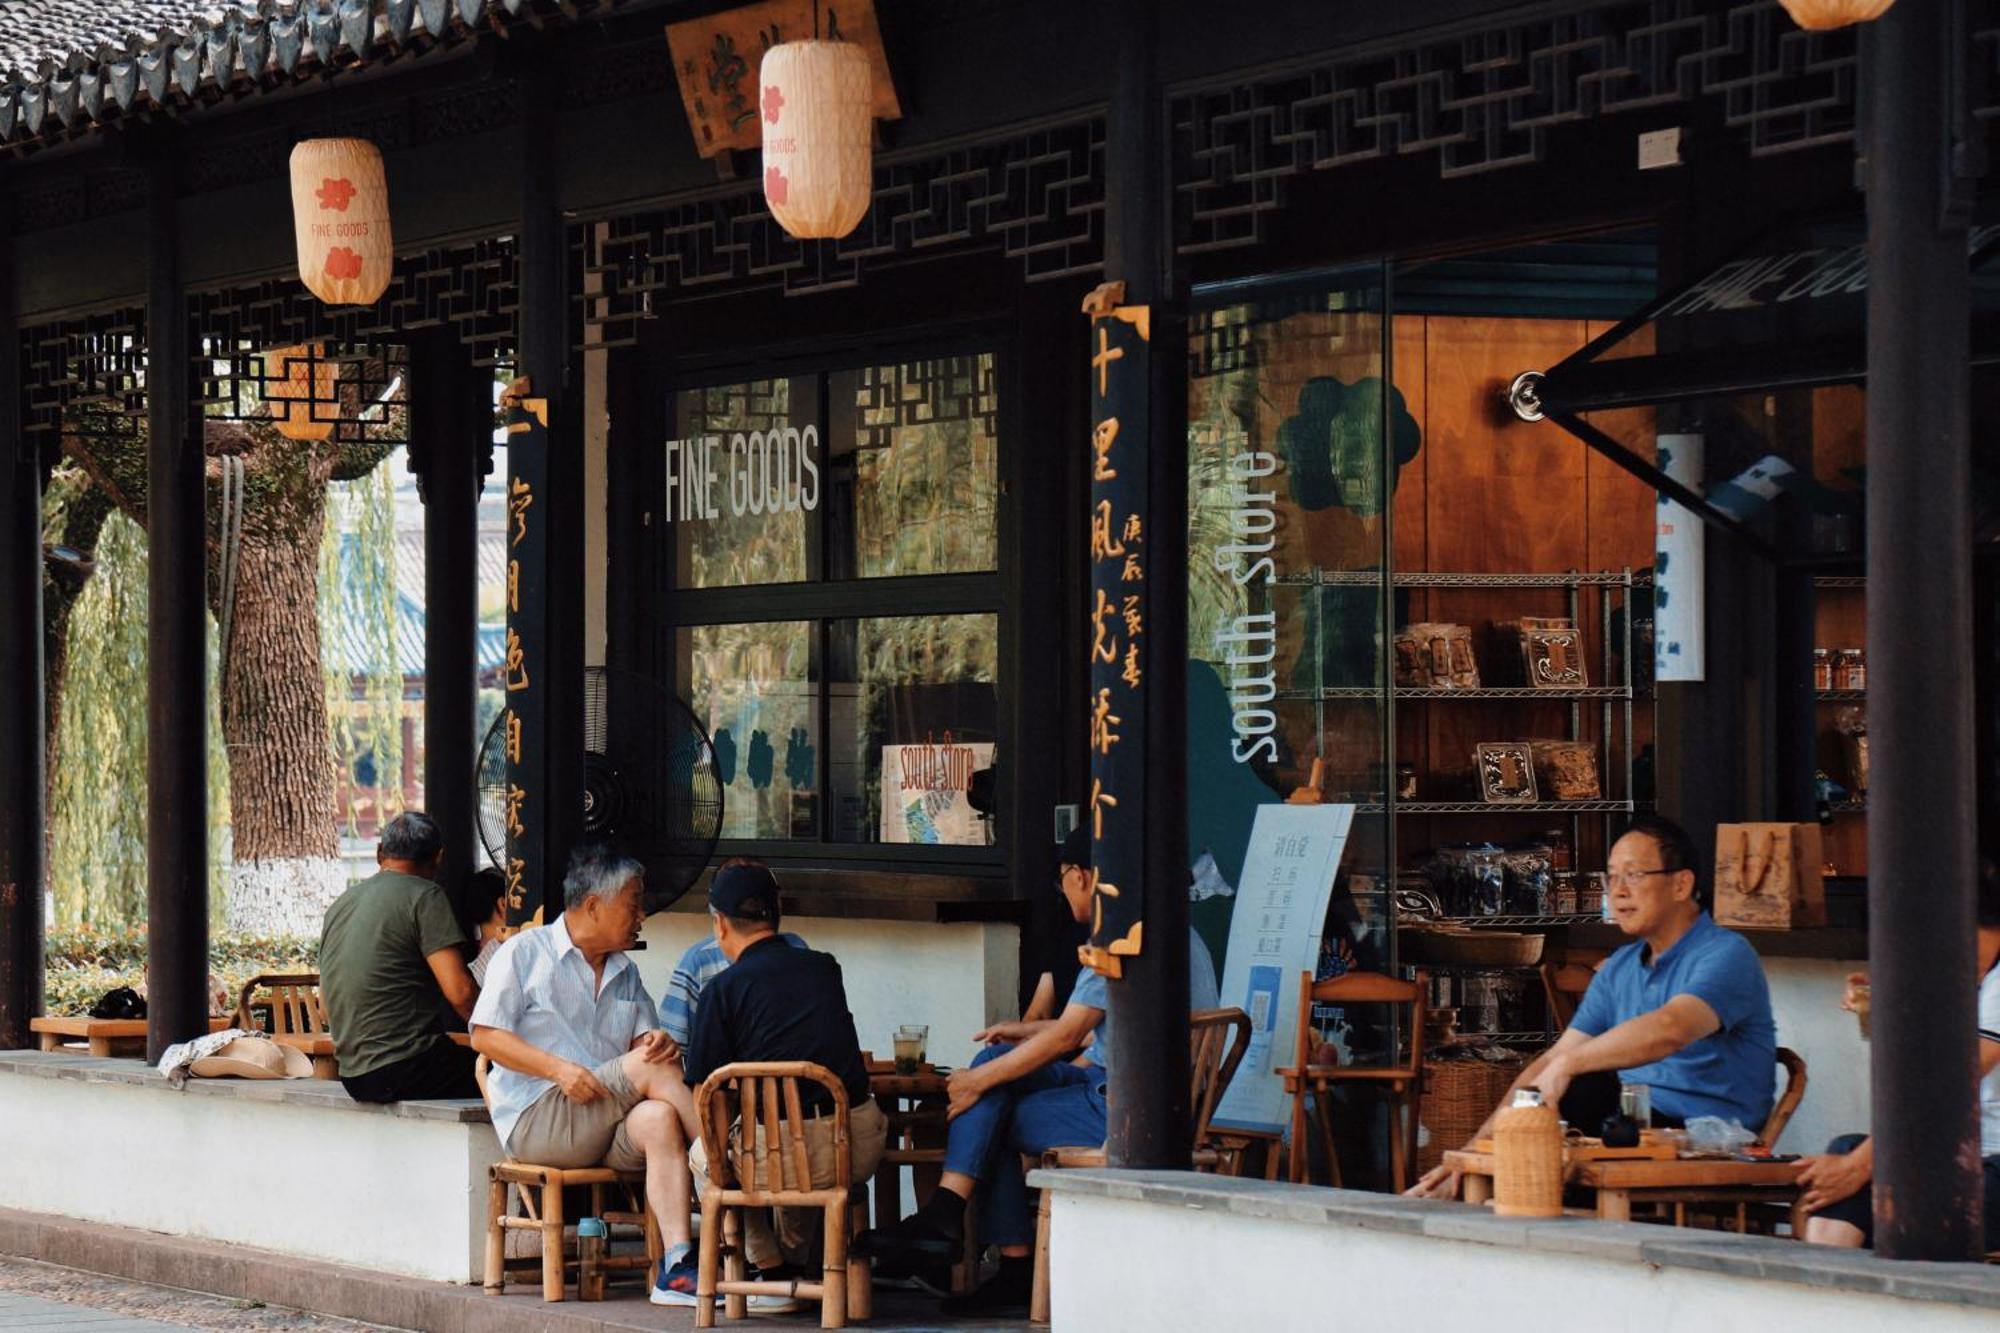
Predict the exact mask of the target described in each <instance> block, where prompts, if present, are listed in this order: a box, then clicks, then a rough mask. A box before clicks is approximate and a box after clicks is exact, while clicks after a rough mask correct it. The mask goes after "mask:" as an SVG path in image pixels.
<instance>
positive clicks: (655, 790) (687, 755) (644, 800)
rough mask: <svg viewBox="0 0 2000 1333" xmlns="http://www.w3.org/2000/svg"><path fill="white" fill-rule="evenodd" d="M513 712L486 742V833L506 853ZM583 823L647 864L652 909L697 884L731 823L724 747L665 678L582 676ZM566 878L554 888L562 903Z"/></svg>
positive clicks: (494, 856) (607, 673)
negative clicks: (726, 820) (719, 753)
mask: <svg viewBox="0 0 2000 1333" xmlns="http://www.w3.org/2000/svg"><path fill="white" fill-rule="evenodd" d="M506 721H507V714H506V713H505V712H504V711H503V712H502V713H501V714H500V716H499V717H497V718H495V719H494V720H493V726H492V727H491V728H490V729H489V730H488V731H487V733H486V740H485V743H484V744H482V745H481V746H480V748H479V764H478V767H477V769H476V772H475V780H476V781H477V783H478V786H479V839H480V842H481V843H482V844H483V845H484V846H485V849H486V855H487V857H488V858H489V859H490V860H491V862H492V863H493V864H494V865H496V866H498V865H505V864H506V859H507V757H506V743H505V741H504V739H503V736H504V733H505V730H506ZM583 745H584V756H583V832H584V836H585V837H587V838H592V839H601V840H603V841H606V842H609V843H611V844H612V845H613V846H615V847H616V848H617V849H618V850H619V851H621V852H625V853H627V854H629V855H631V856H634V857H636V858H638V860H639V862H640V863H641V864H642V865H644V866H645V867H646V910H647V911H648V912H662V911H665V910H666V909H667V908H668V907H670V906H672V905H673V903H674V902H675V900H677V899H678V898H679V897H680V896H681V895H682V894H684V893H686V892H687V891H688V889H689V888H690V887H692V886H693V884H694V882H695V880H696V879H698V878H700V876H701V873H702V871H703V870H705V869H707V867H708V861H709V858H710V857H711V856H713V855H714V854H715V841H716V838H717V837H719V836H720V835H721V832H722V780H721V778H720V777H718V776H717V774H716V771H715V747H714V746H713V745H712V744H711V743H710V742H709V739H708V733H707V732H706V731H704V730H703V729H702V725H701V723H700V722H699V721H698V720H697V719H696V718H695V715H694V714H693V713H692V712H690V711H689V710H688V707H687V705H686V704H684V703H682V702H681V701H680V700H679V699H677V698H675V697H674V695H673V693H672V692H671V691H669V690H668V689H666V688H665V687H664V686H662V685H661V684H659V682H657V681H654V680H651V679H648V678H647V677H645V676H641V675H637V674H635V673H633V672H629V671H616V670H611V669H609V668H606V667H586V668H585V669H584V678H583ZM560 893H561V890H560V888H559V886H555V885H551V886H550V888H549V891H548V893H547V898H548V900H549V901H550V902H551V903H553V902H555V901H556V899H557V898H558V896H559V895H560Z"/></svg>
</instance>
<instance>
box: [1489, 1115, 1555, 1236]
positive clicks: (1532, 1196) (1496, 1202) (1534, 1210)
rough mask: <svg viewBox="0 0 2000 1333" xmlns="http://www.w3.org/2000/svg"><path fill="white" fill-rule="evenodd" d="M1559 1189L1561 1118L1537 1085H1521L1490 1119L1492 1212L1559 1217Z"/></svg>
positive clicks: (1507, 1215) (1509, 1214) (1517, 1215)
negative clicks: (1512, 1102)
mask: <svg viewBox="0 0 2000 1333" xmlns="http://www.w3.org/2000/svg"><path fill="white" fill-rule="evenodd" d="M1562 1192H1563V1132H1562V1121H1561V1119H1560V1118H1558V1116H1557V1115H1556V1108H1555V1107H1553V1106H1549V1105H1547V1104H1546V1103H1544V1102H1543V1101H1542V1094H1541V1092H1540V1090H1539V1089H1536V1088H1522V1089H1520V1090H1519V1091H1518V1092H1516V1093H1515V1094H1514V1104H1513V1105H1512V1106H1509V1107H1507V1108H1506V1109H1505V1110H1503V1111H1501V1112H1500V1114H1499V1115H1497V1116H1495V1117H1494V1120H1493V1211H1494V1212H1495V1213H1496V1214H1498V1215H1499V1216H1501V1217H1561V1216H1562Z"/></svg>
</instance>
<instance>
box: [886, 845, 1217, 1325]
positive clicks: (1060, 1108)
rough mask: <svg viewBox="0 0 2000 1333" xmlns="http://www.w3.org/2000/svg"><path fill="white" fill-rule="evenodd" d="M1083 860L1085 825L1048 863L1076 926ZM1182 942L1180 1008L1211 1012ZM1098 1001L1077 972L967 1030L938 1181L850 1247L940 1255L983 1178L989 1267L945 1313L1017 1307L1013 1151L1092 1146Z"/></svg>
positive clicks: (1024, 1287) (1026, 1242)
mask: <svg viewBox="0 0 2000 1333" xmlns="http://www.w3.org/2000/svg"><path fill="white" fill-rule="evenodd" d="M1090 862H1091V852H1090V830H1089V828H1088V827H1087V826H1079V827H1078V828H1076V829H1075V830H1073V831H1072V832H1071V833H1070V836H1069V837H1068V838H1067V839H1065V840H1064V842H1063V847H1062V852H1061V854H1060V857H1059V862H1058V865H1057V889H1058V891H1059V892H1060V893H1061V894H1062V896H1063V900H1064V901H1065V902H1066V903H1067V904H1068V906H1069V910H1070V914H1071V915H1072V916H1073V917H1075V919H1076V920H1077V921H1079V922H1082V921H1087V920H1089V919H1090V900H1091V884H1090ZM1189 948H1190V951H1191V953H1194V955H1195V956H1194V959H1193V961H1194V962H1195V963H1196V967H1195V968H1194V969H1193V975H1192V976H1191V978H1190V985H1191V990H1192V991H1193V992H1194V993H1193V994H1191V995H1190V1001H1191V1003H1190V1008H1194V1009H1212V1008H1214V1007H1215V1004H1216V995H1215V970H1214V967H1213V966H1212V965H1207V966H1203V964H1206V960H1207V950H1206V949H1205V948H1201V947H1200V942H1199V940H1198V939H1196V938H1195V937H1194V936H1193V934H1192V932H1190V944H1189ZM1196 951H1198V952H1196ZM1107 1007H1108V1001H1107V999H1106V992H1105V982H1104V977H1103V976H1102V975H1100V974H1099V973H1097V972H1094V971H1091V970H1090V969H1088V968H1086V969H1084V971H1083V972H1081V973H1080V974H1079V975H1078V976H1077V979H1076V985H1075V986H1074V988H1072V989H1071V991H1070V995H1069V1003H1068V1005H1067V1006H1065V1007H1064V1009H1063V1011H1062V1012H1061V1013H1060V1014H1058V1015H1056V1017H1054V1018H1052V1019H1048V1020H1045V1021H1042V1022H1019V1023H998V1024H995V1025H994V1026H992V1027H990V1028H988V1029H986V1030H985V1031H984V1032H980V1033H977V1034H975V1036H974V1040H976V1041H984V1042H988V1043H991V1044H990V1045H988V1046H987V1048H986V1049H985V1050H983V1051H981V1052H980V1053H979V1055H978V1057H977V1058H976V1059H974V1060H973V1062H972V1064H971V1065H970V1066H969V1067H967V1068H965V1069H961V1070H958V1071H957V1072H956V1073H954V1074H952V1076H951V1079H950V1082H949V1084H948V1091H949V1095H950V1099H951V1104H950V1116H951V1130H950V1133H949V1137H948V1139H947V1140H946V1146H945V1159H944V1174H943V1176H941V1177H940V1178H939V1181H938V1188H937V1189H935V1190H933V1191H932V1192H931V1197H930V1198H929V1200H927V1201H926V1202H925V1204H924V1205H923V1207H922V1208H920V1209H918V1210H917V1212H916V1213H914V1214H912V1215H911V1216H910V1217H907V1218H905V1219H903V1220H902V1221H901V1222H898V1223H896V1224H895V1225H894V1226H890V1227H883V1228H880V1229H878V1230H873V1231H864V1232H862V1233H861V1235H860V1236H858V1237H856V1239H855V1243H854V1248H855V1252H856V1253H857V1254H860V1255H862V1256H863V1257H866V1258H872V1259H881V1260H885V1261H886V1262H888V1263H889V1264H890V1265H893V1266H895V1267H902V1268H911V1269H919V1268H923V1267H925V1266H927V1265H934V1264H937V1263H939V1262H941V1261H944V1260H948V1259H950V1258H952V1257H953V1256H954V1255H956V1254H957V1253H958V1251H959V1250H960V1249H961V1248H962V1247H963V1245H964V1235H965V1205H966V1201H967V1200H968V1199H970V1198H971V1197H972V1191H973V1188H974V1186H976V1185H984V1187H985V1192H984V1196H983V1197H984V1203H985V1207H984V1215H983V1217H982V1220H981V1230H980V1235H981V1236H982V1237H983V1238H984V1239H985V1240H987V1241H989V1242H990V1243H992V1244H994V1245H997V1246H998V1247H999V1248H1000V1272H999V1274H998V1275H997V1276H995V1277H994V1278H993V1279H992V1280H991V1281H989V1282H987V1283H986V1284H985V1285H984V1286H982V1287H980V1288H979V1290H977V1291H975V1292H972V1293H970V1294H969V1295H966V1296H962V1297H953V1298H950V1299H947V1300H946V1301H945V1311H946V1313H948V1314H982V1315H1001V1314H1006V1313H1010V1312H1014V1311H1020V1312H1025V1311H1026V1310H1027V1307H1028V1297H1029V1292H1030V1288H1031V1287H1032V1286H1033V1282H1034V1273H1033V1260H1032V1257H1031V1256H1032V1251H1031V1250H1030V1244H1031V1242H1032V1241H1033V1239H1034V1234H1033V1223H1032V1220H1031V1217H1030V1210H1029V1207H1028V1187H1027V1184H1026V1182H1025V1181H1024V1179H1023V1178H1022V1173H1021V1157H1022V1155H1023V1154H1026V1155H1028V1156H1030V1157H1040V1156H1041V1155H1042V1153H1044V1152H1045V1151H1047V1150H1048V1149H1050V1148H1094V1147H1097V1146H1098V1145H1100V1144H1102V1143H1103V1142H1104V1131H1105V1106H1104V1089H1105V1080H1106V1071H1107V1070H1109V1069H1110V1067H1111V1063H1112V1060H1113V1058H1114V1054H1113V1052H1114V1047H1115V1043H1114V1041H1113V1040H1112V1036H1113V1034H1112V1033H1111V1031H1110V1030H1109V1025H1108V1024H1106V1023H1105V1022H1104V1016H1105V1010H1106V1009H1107ZM1086 1047H1088V1049H1085V1048H1086ZM1079 1050H1082V1051H1083V1053H1082V1054H1081V1055H1077V1054H1076V1053H1077V1052H1078V1051H1079ZM1073 1056H1074V1057H1075V1059H1074V1060H1072V1058H1071V1057H1073Z"/></svg>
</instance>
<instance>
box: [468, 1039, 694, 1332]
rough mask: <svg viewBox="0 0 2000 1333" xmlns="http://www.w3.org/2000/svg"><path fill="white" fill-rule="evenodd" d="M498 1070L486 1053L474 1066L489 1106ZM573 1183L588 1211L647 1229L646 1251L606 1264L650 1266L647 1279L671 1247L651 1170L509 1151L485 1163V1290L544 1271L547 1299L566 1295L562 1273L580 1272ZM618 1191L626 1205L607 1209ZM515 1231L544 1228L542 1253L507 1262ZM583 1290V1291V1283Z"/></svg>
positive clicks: (625, 1267) (614, 1269)
mask: <svg viewBox="0 0 2000 1333" xmlns="http://www.w3.org/2000/svg"><path fill="white" fill-rule="evenodd" d="M491 1068H492V1061H491V1060H489V1059H487V1058H486V1057H485V1056H483V1055H482V1056H480V1057H479V1059H478V1061H477V1062H476V1063H475V1064H474V1065H473V1066H472V1077H473V1079H474V1080H475V1081H476V1082H477V1083H478V1084H479V1095H480V1097H482V1098H484V1099H485V1100H486V1103H487V1105H488V1106H489V1107H490V1106H491V1105H492V1104H493V1102H492V1098H491V1097H488V1096H487V1092H486V1075H487V1073H488V1071H489V1070H490V1069H491ZM570 1186H581V1187H585V1188H588V1189H589V1190H590V1215H591V1216H594V1217H601V1218H603V1219H604V1220H605V1221H606V1222H607V1223H610V1222H616V1223H621V1224H624V1225H627V1226H637V1227H640V1228H643V1230H644V1232H645V1237H646V1253H645V1256H644V1257H643V1258H642V1257H638V1256H633V1255H624V1256H619V1257H616V1258H607V1259H606V1260H605V1261H604V1267H605V1269H606V1271H608V1272H621V1271H628V1270H630V1269H634V1268H640V1269H644V1270H645V1272H646V1273H647V1275H648V1277H649V1279H650V1276H651V1273H652V1271H653V1266H654V1265H655V1264H657V1263H659V1261H660V1259H661V1257H662V1256H663V1255H664V1254H665V1253H666V1247H665V1246H664V1245H662V1244H661V1243H660V1228H659V1222H658V1220H657V1219H656V1218H654V1216H653V1214H652V1211H651V1210H650V1209H648V1208H647V1207H646V1176H645V1173H644V1172H642V1171H614V1170H612V1169H611V1168H610V1167H608V1166H586V1167H556V1166H538V1165H536V1164H534V1163H532V1162H523V1161H519V1160H517V1159H515V1158H512V1157H509V1158H508V1159H506V1160H505V1161H503V1162H499V1163H496V1164H495V1165H494V1166H492V1167H489V1168H488V1169H487V1187H486V1277H485V1288H486V1290H487V1291H489V1292H492V1293H493V1294H495V1295H499V1294H500V1293H501V1292H504V1291H505V1290H506V1289H507V1279H508V1277H509V1276H523V1277H526V1276H529V1275H531V1274H532V1273H533V1272H534V1271H535V1270H537V1269H539V1270H540V1272H541V1277H542V1299H543V1300H545V1301H560V1300H561V1299H562V1298H563V1278H564V1274H565V1272H566V1271H574V1270H576V1269H577V1267H578V1265H577V1263H576V1261H574V1260H572V1259H569V1258H567V1257H566V1252H565V1244H566V1236H567V1228H568V1227H569V1226H570V1222H569V1221H568V1220H567V1219H565V1217H564V1216H563V1190H564V1189H566V1188H568V1187H570ZM613 1188H615V1189H617V1190H618V1191H620V1193H619V1194H618V1195H616V1196H613V1198H614V1199H615V1200H616V1201H618V1202H621V1203H622V1204H623V1205H624V1206H623V1207H620V1208H607V1207H606V1206H605V1204H606V1194H605V1191H606V1190H607V1189H613ZM513 1196H518V1197H519V1200H520V1205H521V1213H520V1215H519V1216H516V1215H515V1213H514V1207H513V1204H514V1197H513ZM509 1231H538V1232H540V1233H541V1238H542V1257H541V1259H540V1260H539V1261H538V1262H537V1261H528V1262H524V1263H520V1264H516V1265H514V1266H513V1267H511V1268H510V1267H509V1266H508V1263H507V1233H508V1232H509ZM577 1294H578V1296H579V1297H580V1296H582V1294H583V1293H582V1291H581V1289H580V1288H579V1290H578V1292H577Z"/></svg>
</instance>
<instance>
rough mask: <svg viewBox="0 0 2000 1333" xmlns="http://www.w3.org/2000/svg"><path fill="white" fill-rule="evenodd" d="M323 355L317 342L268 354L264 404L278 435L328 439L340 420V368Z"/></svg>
mask: <svg viewBox="0 0 2000 1333" xmlns="http://www.w3.org/2000/svg"><path fill="white" fill-rule="evenodd" d="M320 353H321V348H320V346H319V344H318V343H314V344H313V345H312V346H310V347H281V348H279V349H278V350H276V351H274V352H266V353H265V354H264V372H265V380H264V401H265V402H267V403H269V404H270V407H271V420H272V422H273V423H275V424H276V425H277V427H278V434H280V435H282V436H284V437H285V438H286V439H288V440H314V441H316V440H324V439H325V438H327V437H328V436H329V435H331V434H333V427H334V423H335V422H336V421H338V420H339V419H340V407H339V403H338V402H337V400H336V399H335V398H334V387H333V386H334V381H335V380H336V379H337V378H338V377H339V370H340V367H339V366H338V365H336V364H335V363H334V362H332V361H327V360H323V359H321V356H320Z"/></svg>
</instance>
